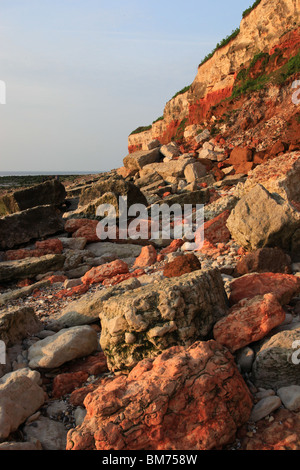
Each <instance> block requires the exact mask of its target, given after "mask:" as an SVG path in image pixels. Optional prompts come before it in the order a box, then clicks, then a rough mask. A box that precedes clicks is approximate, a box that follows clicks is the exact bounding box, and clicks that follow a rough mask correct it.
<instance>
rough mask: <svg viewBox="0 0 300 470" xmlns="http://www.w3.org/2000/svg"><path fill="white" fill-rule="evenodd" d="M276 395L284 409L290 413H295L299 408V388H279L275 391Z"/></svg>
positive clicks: (295, 386) (296, 386)
mask: <svg viewBox="0 0 300 470" xmlns="http://www.w3.org/2000/svg"><path fill="white" fill-rule="evenodd" d="M277 395H278V396H279V397H280V399H281V401H282V403H283V404H284V406H285V408H287V409H288V410H290V411H297V410H299V408H300V386H299V385H290V386H288V387H281V388H280V389H279V390H277Z"/></svg>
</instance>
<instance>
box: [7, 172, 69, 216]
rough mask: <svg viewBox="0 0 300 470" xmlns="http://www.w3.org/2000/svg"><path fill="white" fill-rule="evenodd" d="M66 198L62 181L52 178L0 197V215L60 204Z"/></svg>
mask: <svg viewBox="0 0 300 470" xmlns="http://www.w3.org/2000/svg"><path fill="white" fill-rule="evenodd" d="M65 198H66V190H65V187H64V185H63V184H62V183H60V182H59V181H57V180H55V179H53V180H51V181H46V182H45V183H41V184H37V185H35V186H32V187H30V188H26V189H21V190H18V191H14V193H13V194H11V195H5V196H2V197H1V198H0V207H1V212H0V216H5V215H8V214H13V213H15V212H21V211H25V210H26V209H31V208H33V207H36V206H46V205H53V206H60V205H61V204H63V202H64V200H65Z"/></svg>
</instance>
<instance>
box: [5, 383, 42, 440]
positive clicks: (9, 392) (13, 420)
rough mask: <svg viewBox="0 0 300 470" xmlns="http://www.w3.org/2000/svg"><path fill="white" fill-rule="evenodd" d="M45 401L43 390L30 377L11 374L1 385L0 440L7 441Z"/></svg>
mask: <svg viewBox="0 0 300 470" xmlns="http://www.w3.org/2000/svg"><path fill="white" fill-rule="evenodd" d="M44 401H45V396H44V391H43V389H42V388H41V387H40V386H39V385H38V384H37V383H36V382H35V380H31V379H30V378H29V377H28V376H26V375H23V374H10V375H9V376H8V377H6V376H4V377H2V379H1V383H0V439H2V440H3V439H6V438H7V437H8V436H9V435H10V434H11V433H12V432H14V431H16V430H17V429H18V427H19V426H20V424H22V423H24V421H25V420H26V419H27V418H28V417H29V416H31V415H32V414H33V413H35V412H36V411H37V410H38V409H39V408H40V407H41V406H42V405H43V404H44Z"/></svg>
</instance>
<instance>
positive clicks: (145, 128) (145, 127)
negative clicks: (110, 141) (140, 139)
mask: <svg viewBox="0 0 300 470" xmlns="http://www.w3.org/2000/svg"><path fill="white" fill-rule="evenodd" d="M151 128H152V124H150V126H140V127H137V128H136V129H135V130H134V131H132V132H131V134H130V135H133V134H140V133H141V132H145V131H149V130H150V129H151Z"/></svg>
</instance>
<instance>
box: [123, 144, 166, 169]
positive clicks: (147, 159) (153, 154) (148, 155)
mask: <svg viewBox="0 0 300 470" xmlns="http://www.w3.org/2000/svg"><path fill="white" fill-rule="evenodd" d="M160 157H161V155H160V152H159V148H158V147H154V148H153V149H150V150H140V151H137V152H133V153H130V154H129V155H127V156H126V157H125V158H124V159H123V164H124V166H125V168H128V169H129V170H141V169H142V168H143V167H144V166H145V165H148V164H150V163H154V162H157V161H159V159H160Z"/></svg>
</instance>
